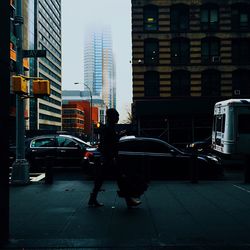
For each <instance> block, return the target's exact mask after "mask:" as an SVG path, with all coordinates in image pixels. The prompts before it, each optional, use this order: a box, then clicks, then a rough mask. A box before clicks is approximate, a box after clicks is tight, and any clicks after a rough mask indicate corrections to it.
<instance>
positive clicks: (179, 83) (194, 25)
mask: <svg viewBox="0 0 250 250" xmlns="http://www.w3.org/2000/svg"><path fill="white" fill-rule="evenodd" d="M132 46H133V48H132V53H133V107H132V112H133V117H134V123H135V125H136V126H137V129H138V133H139V134H140V135H150V136H156V137H161V138H163V139H166V140H167V141H169V142H172V143H176V144H182V143H183V144H185V143H187V142H190V141H193V140H199V139H203V138H205V137H206V136H209V135H210V134H211V126H212V114H213V106H214V103H215V102H216V101H219V100H223V99H228V98H249V96H250V82H249V79H250V49H249V48H250V3H249V1H247V0H241V1H236V0H235V1H234V0H221V1H209V0H196V1H189V0H180V1H174V0H167V1H166V0H132Z"/></svg>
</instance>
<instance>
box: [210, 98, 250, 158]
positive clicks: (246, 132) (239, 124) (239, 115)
mask: <svg viewBox="0 0 250 250" xmlns="http://www.w3.org/2000/svg"><path fill="white" fill-rule="evenodd" d="M212 148H213V149H214V150H215V151H217V152H220V153H222V154H232V155H238V154H241V155H250V99H229V100H225V101H221V102H217V103H216V104H215V106H214V118H213V130H212Z"/></svg>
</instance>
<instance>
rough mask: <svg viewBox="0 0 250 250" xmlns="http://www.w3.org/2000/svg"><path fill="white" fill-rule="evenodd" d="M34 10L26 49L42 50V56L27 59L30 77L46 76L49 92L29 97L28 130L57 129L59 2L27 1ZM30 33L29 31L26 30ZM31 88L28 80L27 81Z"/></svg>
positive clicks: (59, 110)
mask: <svg viewBox="0 0 250 250" xmlns="http://www.w3.org/2000/svg"><path fill="white" fill-rule="evenodd" d="M29 1H30V10H31V13H34V22H33V25H34V26H33V28H34V30H33V36H32V37H31V40H32V39H34V40H33V43H32V42H30V49H34V50H46V51H47V54H46V57H38V58H34V59H31V64H32V67H31V72H30V74H31V76H38V77H41V78H43V79H48V80H49V81H50V86H51V95H50V96H49V97H43V98H39V99H35V98H33V99H30V117H29V120H30V129H31V130H37V129H38V130H61V127H62V114H61V113H62V98H61V85H62V83H61V1H60V0H46V1H43V0H29ZM30 32H32V31H30ZM31 89H32V82H31Z"/></svg>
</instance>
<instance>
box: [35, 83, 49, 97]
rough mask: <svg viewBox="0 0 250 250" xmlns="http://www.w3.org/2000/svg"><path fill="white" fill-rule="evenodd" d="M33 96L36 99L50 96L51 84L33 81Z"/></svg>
mask: <svg viewBox="0 0 250 250" xmlns="http://www.w3.org/2000/svg"><path fill="white" fill-rule="evenodd" d="M33 95H34V96H35V97H42V96H49V95H50V82H49V80H41V79H39V80H33Z"/></svg>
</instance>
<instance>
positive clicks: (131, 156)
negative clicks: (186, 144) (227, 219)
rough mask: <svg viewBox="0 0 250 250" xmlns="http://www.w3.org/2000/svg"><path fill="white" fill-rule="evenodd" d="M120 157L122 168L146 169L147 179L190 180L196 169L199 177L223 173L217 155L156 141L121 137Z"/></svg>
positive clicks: (119, 145)
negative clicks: (189, 150)
mask: <svg viewBox="0 0 250 250" xmlns="http://www.w3.org/2000/svg"><path fill="white" fill-rule="evenodd" d="M117 158H118V159H117V163H118V166H119V167H120V168H131V167H132V168H135V169H137V170H136V171H141V170H142V169H143V171H144V172H147V175H148V178H191V177H192V171H193V167H194V166H196V169H197V172H198V177H199V178H210V177H211V176H221V175H222V174H223V168H222V165H221V160H220V159H219V158H218V156H215V155H212V154H209V155H203V154H199V153H197V154H194V153H193V154H191V153H188V152H183V151H181V150H179V149H177V148H175V147H174V146H172V145H170V144H169V143H167V142H165V141H162V140H160V139H155V138H146V137H134V136H129V137H122V138H121V139H120V141H119V144H118V157H117Z"/></svg>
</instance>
